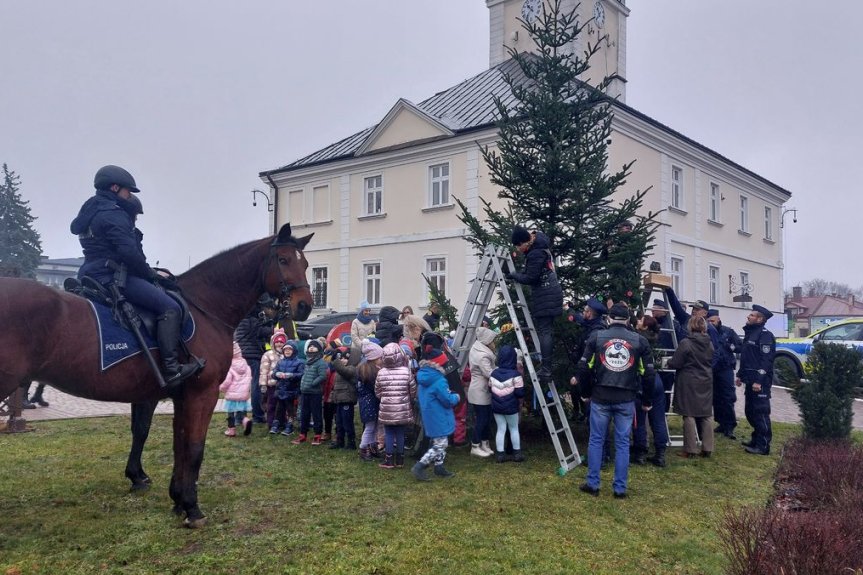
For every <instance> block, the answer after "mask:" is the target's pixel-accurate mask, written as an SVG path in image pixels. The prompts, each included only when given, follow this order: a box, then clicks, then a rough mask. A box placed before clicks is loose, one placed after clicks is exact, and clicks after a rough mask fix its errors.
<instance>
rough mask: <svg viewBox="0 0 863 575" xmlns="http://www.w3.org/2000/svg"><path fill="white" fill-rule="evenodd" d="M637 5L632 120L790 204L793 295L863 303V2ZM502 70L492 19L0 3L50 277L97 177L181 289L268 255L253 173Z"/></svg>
mask: <svg viewBox="0 0 863 575" xmlns="http://www.w3.org/2000/svg"><path fill="white" fill-rule="evenodd" d="M626 3H627V6H628V7H629V8H630V9H631V11H632V13H631V15H630V17H629V21H628V38H627V48H628V61H627V76H628V78H627V79H628V80H629V83H628V85H627V103H628V104H629V105H630V106H633V107H634V108H636V109H638V110H640V111H642V112H644V113H646V114H648V115H650V116H652V117H653V118H655V119H656V120H658V121H660V122H662V123H664V124H666V125H668V126H670V127H671V128H673V129H675V130H678V131H680V132H682V133H683V134H685V135H687V136H689V137H690V138H692V139H694V140H696V141H698V142H699V143H701V144H703V145H706V146H708V147H709V148H712V149H714V150H716V151H717V152H719V153H721V154H723V155H725V156H727V157H729V158H730V159H732V160H733V161H735V162H737V163H739V164H741V165H743V166H745V167H747V168H749V169H751V170H753V171H755V172H756V173H758V174H761V175H762V176H764V177H766V178H768V179H770V180H771V181H773V182H774V183H776V184H778V185H779V186H782V187H784V188H785V189H787V190H790V191H791V192H792V194H793V197H792V199H791V201H790V202H789V204H788V206H789V207H796V208H797V209H798V223H796V224H792V223H790V220H791V218H790V215H789V216H788V217H786V219H785V223H786V229H785V232H786V236H785V237H786V239H787V247H786V258H787V269H786V280H787V285H788V286H790V285H792V284H793V283H795V282H799V281H803V280H806V279H810V278H812V277H816V276H820V277H824V278H826V279H830V280H835V281H839V282H844V283H848V284H850V285H851V286H853V287H858V286H861V285H863V266H861V265H859V262H858V260H857V257H856V256H854V255H853V254H855V253H857V249H856V248H857V244H858V242H859V239H858V236H859V234H856V233H855V230H859V229H860V227H861V225H863V222H861V218H860V213H861V210H860V208H859V206H860V201H859V199H858V197H859V194H858V193H857V188H858V187H859V185H858V183H857V180H858V179H859V173H860V169H859V166H860V164H861V158H860V153H861V149H863V146H861V145H860V143H859V141H858V139H859V136H860V135H861V134H863V120H861V113H860V111H859V104H858V101H859V99H860V94H859V92H860V87H861V80H860V77H859V71H860V68H861V63H863V44H861V42H860V38H859V36H860V31H859V23H860V22H861V21H863V2H859V1H858V0H837V1H836V2H833V3H831V4H830V10H824V11H817V10H815V6H814V4H813V3H812V2H808V1H807V2H803V1H802V0H759V1H757V2H753V1H751V0H724V1H723V2H706V1H694V0H627V2H626ZM487 66H488V10H487V8H486V6H485V2H484V1H483V0H366V1H363V2H357V1H356V0H331V1H328V2H323V1H317V2H296V1H281V0H261V1H254V0H249V1H247V2H242V3H241V2H227V1H213V0H209V1H204V0H184V1H183V2H167V1H164V0H150V1H148V2H134V3H133V2H126V1H116V2H108V1H106V0H101V1H95V0H76V1H75V2H68V1H66V0H63V1H60V0H46V1H40V2H22V1H15V0H0V74H2V80H0V82H2V88H0V163H2V162H5V163H7V164H9V167H10V168H11V169H13V170H15V171H16V172H17V173H18V174H19V175H20V176H21V180H22V187H21V193H22V195H23V196H24V198H25V199H27V200H29V201H30V206H31V209H32V212H33V215H35V216H36V217H37V218H38V221H37V222H36V228H37V230H38V231H39V233H40V234H41V236H42V244H43V250H44V253H45V254H46V255H49V256H50V257H54V258H58V257H76V256H78V255H80V247H79V245H78V242H77V238H75V237H74V236H72V235H71V234H70V233H69V222H70V221H71V219H72V218H73V217H74V216H75V214H76V213H77V210H78V207H79V206H80V204H81V203H82V202H83V201H84V200H85V199H86V198H87V197H89V196H90V195H91V194H92V193H93V188H92V179H93V174H94V173H95V171H96V169H98V168H99V167H100V166H102V165H104V164H108V163H114V164H118V165H121V166H123V167H125V168H127V169H128V170H129V171H131V172H132V173H133V174H134V176H135V178H136V179H137V181H138V185H139V187H140V188H141V189H142V190H143V192H142V194H141V195H140V198H141V200H142V201H143V203H144V209H145V213H144V215H143V216H142V217H141V219H140V220H139V225H140V227H141V228H142V230H143V231H144V234H145V238H144V247H145V250H146V252H147V255H148V257H149V259H150V263H151V264H155V262H156V261H157V260H158V261H159V262H160V265H162V266H167V267H170V268H172V269H173V270H174V271H175V272H178V273H179V272H182V271H185V270H186V269H187V268H188V267H189V264H190V263H191V264H192V265H194V264H195V263H197V262H198V261H200V260H201V259H204V258H206V257H208V256H209V255H212V254H214V253H216V252H217V251H220V250H223V249H226V248H229V247H232V246H234V245H236V244H238V243H241V242H244V241H248V240H251V239H255V238H259V237H263V236H265V235H266V234H267V232H268V229H267V225H268V224H267V222H268V219H267V216H268V214H267V211H266V207H265V206H264V205H262V203H261V202H259V203H258V206H257V207H252V205H251V194H250V190H252V189H253V188H260V189H266V188H265V187H264V186H263V184H262V183H261V182H260V180H259V179H258V178H257V174H258V172H260V171H262V170H266V169H271V168H274V167H277V166H281V165H284V164H286V163H288V162H290V161H292V160H294V159H296V158H298V157H301V156H303V155H305V154H307V153H309V152H312V151H315V150H317V149H319V148H321V147H323V146H325V145H327V144H330V143H332V142H335V141H336V140H339V139H341V138H343V137H345V136H348V135H350V134H352V133H354V132H356V131H358V130H360V129H363V128H365V127H367V126H370V125H372V124H375V123H377V122H378V121H379V120H380V119H381V118H382V117H383V116H384V115H385V114H386V112H387V111H388V110H389V109H390V108H391V107H392V105H393V104H394V103H395V102H396V100H397V99H398V98H400V97H404V98H406V99H408V100H411V101H413V102H419V101H420V100H423V99H425V98H427V97H428V96H430V95H432V94H434V93H435V92H438V91H440V90H443V89H445V88H448V87H450V86H452V85H453V84H455V83H457V82H459V81H461V80H463V79H465V78H467V77H470V76H473V75H475V74H477V73H479V72H481V71H482V70H484V69H485V68H487Z"/></svg>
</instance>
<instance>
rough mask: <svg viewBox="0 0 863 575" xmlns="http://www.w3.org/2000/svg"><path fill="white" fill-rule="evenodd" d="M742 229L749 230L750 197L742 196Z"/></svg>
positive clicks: (742, 230)
mask: <svg viewBox="0 0 863 575" xmlns="http://www.w3.org/2000/svg"><path fill="white" fill-rule="evenodd" d="M740 231H741V232H747V233H748V232H749V198H747V197H746V196H740Z"/></svg>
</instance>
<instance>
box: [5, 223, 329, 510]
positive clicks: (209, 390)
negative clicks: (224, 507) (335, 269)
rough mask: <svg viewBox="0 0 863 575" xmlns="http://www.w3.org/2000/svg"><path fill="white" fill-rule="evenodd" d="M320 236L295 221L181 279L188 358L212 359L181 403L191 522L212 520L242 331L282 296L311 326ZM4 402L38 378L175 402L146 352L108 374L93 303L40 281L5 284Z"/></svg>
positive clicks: (180, 476) (181, 506)
mask: <svg viewBox="0 0 863 575" xmlns="http://www.w3.org/2000/svg"><path fill="white" fill-rule="evenodd" d="M311 237H312V235H308V236H306V237H303V238H295V237H293V236H292V235H291V226H290V224H285V225H284V226H283V227H282V229H281V230H279V233H278V235H277V236H275V237H268V238H264V239H262V240H257V241H254V242H249V243H246V244H243V245H241V246H238V247H236V248H233V249H230V250H227V251H225V252H222V253H220V254H218V255H216V256H214V257H212V258H210V259H208V260H205V261H203V262H201V263H200V264H198V265H197V266H195V267H194V268H192V269H191V270H189V271H188V272H186V273H184V274H182V275H180V276H177V283H178V284H179V286H180V288H181V289H182V291H183V294H184V296H185V298H186V300H187V301H188V303H189V305H190V307H191V309H192V314H193V316H194V318H195V324H196V327H195V335H194V337H193V338H192V340H191V341H190V342H189V344H188V346H189V351H190V352H191V353H193V354H194V355H196V356H198V357H204V358H206V360H207V364H206V367H205V368H204V369H203V371H201V372H200V373H199V374H198V376H197V377H196V378H190V379H187V380H186V381H185V382H184V383H183V386H182V388H181V389H180V390H179V392H177V393H175V394H174V395H173V396H172V400H173V402H174V424H173V426H174V472H173V475H172V476H171V485H170V488H169V493H170V495H171V499H172V500H173V501H174V511H175V512H176V513H178V514H185V524H186V525H187V526H189V527H199V526H201V525H203V524H204V523H205V522H206V518H205V517H204V514H203V513H202V512H201V510H200V508H199V507H198V492H197V486H196V482H197V480H198V474H199V472H200V469H201V463H202V461H203V459H204V443H205V441H206V438H207V429H208V427H209V425H210V419H211V418H212V415H213V408H214V407H215V405H216V400H217V399H218V396H219V384H220V383H221V382H222V381H223V380H224V377H225V374H227V372H228V368H229V367H230V365H231V356H232V341H233V335H234V329H235V328H236V326H237V324H238V323H239V322H240V320H241V319H242V318H243V317H245V316H246V314H247V313H248V312H249V311H250V310H251V309H252V308H253V307H254V305H255V303H256V302H257V300H258V297H260V296H261V295H262V294H263V293H265V292H266V293H269V294H270V295H273V296H276V297H279V298H281V300H282V303H283V305H285V306H286V308H287V310H290V314H291V315H292V316H293V318H295V319H298V320H303V319H306V318H307V317H308V316H309V313H310V312H311V309H312V295H311V292H310V291H309V285H308V283H307V281H306V276H305V273H306V268H308V262H307V261H306V258H305V255H304V254H303V249H304V248H305V246H306V244H308V243H309V240H310V239H311ZM0 326H2V329H0V397H5V396H7V395H9V394H10V393H11V392H12V391H14V390H15V388H16V387H18V386H19V385H20V384H21V383H22V382H29V381H31V380H34V379H35V380H38V381H40V382H45V383H49V384H51V385H52V386H54V387H56V388H57V389H60V390H62V391H65V392H66V393H70V394H72V395H77V396H80V397H85V398H88V399H96V400H102V401H119V402H131V403H148V402H153V401H155V400H158V399H162V398H165V397H167V395H166V393H165V392H164V391H163V390H162V389H160V388H159V385H158V383H157V382H156V379H155V377H154V375H153V373H152V372H151V371H150V369H149V367H148V366H147V363H146V360H145V358H144V357H143V356H142V355H138V356H135V357H132V358H129V359H127V360H125V361H123V362H121V363H119V364H117V365H116V366H114V367H112V368H110V369H109V370H107V371H102V370H101V367H100V360H99V345H100V344H99V335H98V333H97V332H96V319H95V317H94V316H93V313H92V311H91V310H90V306H89V304H88V303H87V302H86V300H84V299H83V298H81V297H78V296H75V295H71V294H67V293H64V292H59V291H57V290H56V289H53V288H50V287H47V286H43V285H42V284H39V283H36V282H33V281H31V280H21V279H12V278H0Z"/></svg>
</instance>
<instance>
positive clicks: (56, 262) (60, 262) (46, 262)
mask: <svg viewBox="0 0 863 575" xmlns="http://www.w3.org/2000/svg"><path fill="white" fill-rule="evenodd" d="M83 263H84V258H83V257H79V258H57V259H49V258H47V257H45V256H42V261H40V262H39V267H40V268H41V267H42V266H76V267H81V265H82V264H83Z"/></svg>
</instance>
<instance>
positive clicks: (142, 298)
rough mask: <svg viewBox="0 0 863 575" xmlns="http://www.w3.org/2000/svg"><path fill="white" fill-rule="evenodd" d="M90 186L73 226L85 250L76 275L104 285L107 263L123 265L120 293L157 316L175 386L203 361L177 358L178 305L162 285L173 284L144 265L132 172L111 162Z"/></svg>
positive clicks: (110, 273)
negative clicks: (91, 191)
mask: <svg viewBox="0 0 863 575" xmlns="http://www.w3.org/2000/svg"><path fill="white" fill-rule="evenodd" d="M93 185H94V186H95V188H96V194H95V195H94V196H93V197H91V198H89V199H88V200H87V201H86V202H84V205H83V206H81V209H80V211H79V212H78V216H77V217H76V218H75V219H74V220H73V221H72V225H71V231H72V233H73V234H76V235H77V236H78V240H79V241H80V242H81V247H82V248H83V250H84V264H83V265H82V266H81V269H80V270H78V278H79V279H81V278H83V277H84V276H89V277H91V278H93V279H94V280H96V281H97V282H99V283H100V284H102V285H104V286H106V287H108V286H110V285H111V284H112V283H113V282H114V281H115V270H114V269H113V267H112V266H111V264H110V263H109V262H113V263H114V264H119V265H122V266H125V268H126V274H127V275H126V285H125V288H124V290H123V293H124V296H125V298H126V300H128V301H129V302H131V303H132V304H134V305H135V306H137V307H140V308H144V309H147V310H149V311H151V312H153V313H154V314H155V315H156V321H157V324H156V341H157V343H158V346H159V353H160V355H161V357H162V374H163V377H164V381H165V384H166V386H167V387H168V388H171V387H175V386H177V385H179V384H180V383H181V382H182V381H183V380H184V379H186V378H187V377H190V376H192V375H194V374H195V373H196V372H197V371H198V370H199V369H200V367H201V364H199V363H197V362H192V363H180V361H179V351H178V345H179V340H180V329H181V321H182V313H181V308H180V304H178V303H177V302H176V301H175V300H174V298H172V297H171V296H169V295H168V294H167V293H165V290H164V289H163V288H162V287H161V286H162V285H167V286H169V287H170V286H175V284H174V282H173V281H172V280H170V279H169V278H167V277H166V276H162V275H160V274H159V273H158V272H157V271H156V270H154V269H153V268H151V267H150V266H149V265H148V264H147V258H146V256H145V255H144V251H143V249H142V248H141V242H140V239H139V237H137V236H136V228H135V218H136V216H137V215H138V214H139V213H141V212H142V210H141V204H140V202H139V201H136V200H137V198H135V197H134V196H133V195H132V194H137V193H139V192H140V191H141V190H139V189H138V187H137V185H136V184H135V178H133V177H132V174H130V173H129V172H127V171H126V170H124V169H123V168H121V167H119V166H111V165H109V166H103V167H102V168H99V171H97V172H96V177H95V179H94V181H93ZM138 233H140V232H138Z"/></svg>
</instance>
